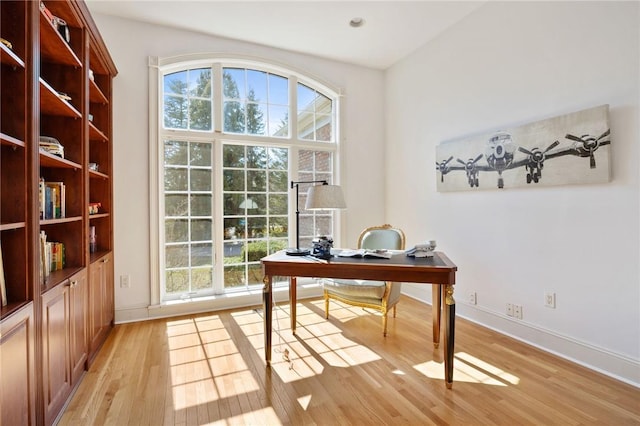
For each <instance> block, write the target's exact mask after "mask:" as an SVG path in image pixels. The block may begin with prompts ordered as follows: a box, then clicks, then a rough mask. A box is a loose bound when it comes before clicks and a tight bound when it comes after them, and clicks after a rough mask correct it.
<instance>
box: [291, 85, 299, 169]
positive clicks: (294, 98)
mask: <svg viewBox="0 0 640 426" xmlns="http://www.w3.org/2000/svg"><path fill="white" fill-rule="evenodd" d="M297 111H298V79H297V78H296V76H291V77H289V128H290V131H291V134H290V135H289V138H290V139H291V140H297V139H298V114H297ZM296 170H297V168H296Z"/></svg>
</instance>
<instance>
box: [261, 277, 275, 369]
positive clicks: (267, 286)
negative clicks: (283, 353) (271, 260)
mask: <svg viewBox="0 0 640 426" xmlns="http://www.w3.org/2000/svg"><path fill="white" fill-rule="evenodd" d="M262 281H263V282H264V288H263V290H262V302H263V307H264V359H265V361H266V362H267V367H270V366H271V327H272V324H271V311H272V305H273V294H272V292H271V276H270V275H265V277H264V279H263V280H262Z"/></svg>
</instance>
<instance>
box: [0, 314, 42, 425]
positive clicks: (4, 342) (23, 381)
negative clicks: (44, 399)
mask: <svg viewBox="0 0 640 426" xmlns="http://www.w3.org/2000/svg"><path fill="white" fill-rule="evenodd" d="M0 328H1V329H2V333H1V334H0V354H2V356H0V407H2V408H1V409H0V424H2V425H32V424H35V386H34V374H35V371H34V368H33V367H34V357H33V353H34V334H33V306H32V304H29V305H27V306H25V307H24V308H22V309H21V310H19V311H18V312H15V313H14V314H13V315H11V316H10V317H8V318H6V319H4V320H3V321H2V322H1V323H0Z"/></svg>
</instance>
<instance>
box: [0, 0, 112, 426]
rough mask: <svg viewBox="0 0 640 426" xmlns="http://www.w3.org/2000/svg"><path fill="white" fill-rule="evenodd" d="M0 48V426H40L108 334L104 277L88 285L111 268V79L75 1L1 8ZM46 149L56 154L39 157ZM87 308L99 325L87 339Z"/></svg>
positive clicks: (108, 282) (103, 52) (108, 289)
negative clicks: (95, 288) (0, 283)
mask: <svg viewBox="0 0 640 426" xmlns="http://www.w3.org/2000/svg"><path fill="white" fill-rule="evenodd" d="M53 17H56V18H60V20H62V21H63V22H64V23H66V25H65V26H64V27H63V26H60V25H57V23H59V22H62V21H60V20H58V19H54V18H53ZM0 37H1V38H2V40H1V41H2V43H1V44H0V64H1V66H2V69H1V72H0V197H1V200H0V201H1V202H0V249H1V253H2V260H3V264H4V266H5V267H4V268H3V269H4V282H5V287H6V294H7V297H6V303H3V304H2V306H1V307H0V342H1V344H2V357H1V359H2V360H1V362H2V367H3V368H2V374H0V376H1V380H2V392H1V393H0V406H1V407H2V410H1V411H2V424H5V423H6V424H47V425H48V424H51V423H52V422H53V421H54V420H55V418H56V416H57V415H58V413H59V411H60V409H61V408H62V406H63V405H64V403H65V402H66V399H67V398H68V396H69V395H70V393H71V391H72V390H73V387H74V386H75V385H76V384H77V383H78V382H79V380H80V379H81V377H82V374H83V372H84V371H85V370H86V368H87V359H88V350H89V345H90V344H91V347H92V349H93V351H94V352H93V355H95V351H96V350H97V348H99V346H100V345H101V343H102V341H104V339H105V338H106V336H107V335H108V332H109V330H110V328H111V326H112V325H113V269H110V268H113V266H112V265H111V264H109V267H110V268H106V267H103V268H102V271H103V272H102V273H101V274H100V290H99V292H91V291H90V290H91V288H90V286H89V274H90V273H91V276H92V277H93V276H94V274H93V269H95V265H102V263H101V262H102V260H103V259H109V261H111V259H112V258H113V252H112V251H113V218H112V209H113V201H112V200H113V196H112V170H113V167H112V164H111V163H112V124H111V121H112V104H111V96H112V80H113V77H114V76H115V75H116V73H117V70H116V68H115V66H114V64H113V61H112V59H111V57H110V55H109V52H108V51H107V49H106V46H105V45H104V42H103V40H102V38H101V37H100V34H99V32H98V30H97V28H96V25H95V23H94V21H93V19H92V18H91V15H90V14H89V11H88V9H87V6H86V4H85V3H84V2H83V1H75V0H57V1H53V0H44V1H30V0H17V1H11V0H2V1H0ZM45 139H46V141H48V142H52V141H57V142H59V144H60V146H62V147H63V149H57V150H55V151H47V150H43V145H41V140H45ZM45 183H49V185H46V184H45ZM47 187H49V188H56V189H50V190H47ZM63 187H64V189H63ZM55 200H59V202H54V201H55ZM98 203H99V204H100V208H99V209H98V211H97V212H95V213H96V214H91V213H90V206H91V205H92V204H96V205H97V204H98ZM49 205H52V206H55V205H57V209H55V208H53V207H52V208H51V210H48V211H47V210H46V209H47V208H48V206H49ZM92 230H95V235H96V236H97V244H96V245H91V244H90V235H91V234H92ZM45 235H46V242H47V243H49V244H48V247H47V245H46V244H43V243H42V242H43V239H41V237H44V236H45ZM54 242H55V243H58V244H56V245H55V247H54V245H52V244H51V243H54ZM94 248H95V250H94ZM49 252H51V253H53V254H51V255H50V256H51V257H50V258H47V255H48V254H49ZM107 263H108V262H107ZM54 264H55V266H53V265H54ZM50 270H51V271H50ZM90 296H91V300H92V302H91V304H90V303H89V297H90ZM3 302H4V301H3ZM93 307H96V308H97V309H99V312H98V313H97V314H95V315H97V316H99V318H100V321H101V322H100V329H99V333H97V334H95V335H94V334H91V338H90V333H89V330H90V327H93V326H94V323H93V322H92V321H93V318H94V316H95V315H94V314H93V313H92V312H91V309H92V308H93ZM90 319H91V320H90ZM16 327H18V328H16ZM20 327H22V328H20ZM8 333H11V334H8ZM25 333H26V334H25ZM25 345H26V346H25ZM5 348H6V349H5ZM23 355H24V356H26V358H25V357H24V356H23ZM25 359H26V360H28V362H27V361H24V360H25ZM6 366H11V367H7V368H5V367H6ZM34 366H35V367H36V368H35V370H34ZM5 389H12V390H16V392H5V391H4V390H5ZM22 391H24V392H26V394H22V393H21V392H22ZM9 406H10V407H12V408H11V409H8V408H5V407H9ZM5 420H6V421H5Z"/></svg>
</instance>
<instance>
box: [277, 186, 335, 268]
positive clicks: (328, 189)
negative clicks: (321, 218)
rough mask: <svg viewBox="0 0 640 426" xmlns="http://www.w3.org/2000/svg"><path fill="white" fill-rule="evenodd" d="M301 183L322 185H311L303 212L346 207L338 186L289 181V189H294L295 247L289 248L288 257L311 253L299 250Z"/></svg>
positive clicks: (307, 250)
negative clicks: (299, 193)
mask: <svg viewBox="0 0 640 426" xmlns="http://www.w3.org/2000/svg"><path fill="white" fill-rule="evenodd" d="M302 183H322V185H313V186H311V187H309V190H308V191H307V203H306V204H305V210H334V209H344V208H346V207H347V205H346V203H345V202H344V196H343V195H342V188H340V187H339V186H338V185H329V182H327V181H326V180H311V181H299V182H294V181H291V189H293V188H295V189H296V247H295V248H289V249H287V250H286V253H287V254H288V255H289V256H307V255H309V254H310V253H311V251H310V250H309V249H301V248H300V208H299V207H298V190H299V186H300V184H302Z"/></svg>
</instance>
